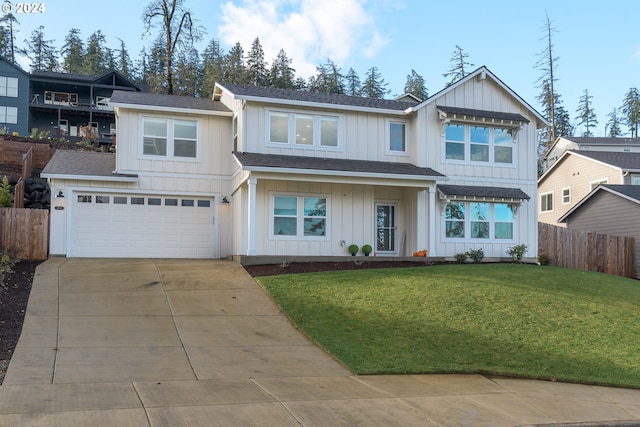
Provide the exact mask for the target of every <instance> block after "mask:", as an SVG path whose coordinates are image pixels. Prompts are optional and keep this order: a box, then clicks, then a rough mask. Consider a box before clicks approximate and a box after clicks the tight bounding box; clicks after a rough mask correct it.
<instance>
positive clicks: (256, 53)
mask: <svg viewBox="0 0 640 427" xmlns="http://www.w3.org/2000/svg"><path fill="white" fill-rule="evenodd" d="M246 64H247V78H248V80H249V83H250V84H252V85H254V86H266V85H267V81H268V77H269V72H268V71H267V63H266V62H265V60H264V50H262V45H261V44H260V39H259V38H258V37H256V38H255V40H253V43H251V49H250V50H249V53H248V54H247V60H246Z"/></svg>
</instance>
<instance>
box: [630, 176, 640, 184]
mask: <svg viewBox="0 0 640 427" xmlns="http://www.w3.org/2000/svg"><path fill="white" fill-rule="evenodd" d="M631 185H640V175H632V176H631Z"/></svg>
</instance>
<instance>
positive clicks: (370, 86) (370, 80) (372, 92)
mask: <svg viewBox="0 0 640 427" xmlns="http://www.w3.org/2000/svg"><path fill="white" fill-rule="evenodd" d="M388 85H389V84H388V83H387V82H385V81H384V79H383V78H382V75H381V74H380V71H379V70H378V67H371V68H369V70H367V74H366V77H365V79H364V82H362V87H361V89H360V95H362V96H365V97H367V98H376V99H382V98H384V96H385V95H386V94H388V93H389V92H390V90H389V89H388V88H387V86H388Z"/></svg>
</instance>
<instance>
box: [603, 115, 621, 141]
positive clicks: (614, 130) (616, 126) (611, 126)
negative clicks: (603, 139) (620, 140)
mask: <svg viewBox="0 0 640 427" xmlns="http://www.w3.org/2000/svg"><path fill="white" fill-rule="evenodd" d="M607 117H609V121H607V124H606V128H607V132H606V136H610V137H611V138H616V137H618V136H620V135H622V131H621V129H620V116H619V115H618V109H617V108H614V109H613V110H611V112H610V113H609V114H607Z"/></svg>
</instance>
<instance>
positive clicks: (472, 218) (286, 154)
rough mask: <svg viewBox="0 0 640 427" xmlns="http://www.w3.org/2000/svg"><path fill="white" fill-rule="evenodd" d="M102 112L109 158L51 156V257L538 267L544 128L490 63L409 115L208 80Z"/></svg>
mask: <svg viewBox="0 0 640 427" xmlns="http://www.w3.org/2000/svg"><path fill="white" fill-rule="evenodd" d="M111 105H112V106H114V107H115V109H116V118H117V122H118V126H117V129H118V130H117V137H118V148H117V150H116V154H115V155H109V154H101V153H96V154H97V155H96V154H94V153H64V152H60V151H58V152H57V153H56V155H55V156H54V158H53V159H52V161H51V162H50V163H49V165H48V166H47V167H46V168H45V170H44V171H43V173H42V176H43V177H46V178H48V179H49V181H50V185H51V187H52V194H54V195H56V194H60V196H63V197H57V198H56V197H54V200H53V201H52V210H51V254H52V255H66V256H79V257H89V256H98V257H120V256H123V257H191V258H223V257H228V256H234V257H252V256H286V257H300V256H310V257H336V256H340V257H342V256H346V255H349V253H348V251H347V248H348V246H349V245H351V244H356V245H358V246H360V247H362V245H365V244H369V245H372V246H373V250H374V255H376V256H411V255H412V253H413V252H415V251H418V250H422V249H427V250H428V251H429V256H439V257H448V258H452V257H453V256H454V255H455V254H457V253H460V252H465V251H467V250H469V249H478V248H482V249H483V250H484V252H485V256H486V257H487V258H503V257H506V254H505V252H506V251H507V250H508V249H509V248H510V247H512V246H513V245H516V244H525V245H527V247H528V249H529V252H528V255H529V257H531V258H532V259H534V258H535V257H536V256H537V204H536V199H537V198H536V177H537V165H536V160H535V159H536V131H537V130H538V129H539V128H541V127H543V126H545V125H547V122H546V121H545V120H544V119H543V118H542V117H541V116H540V114H539V113H537V112H536V111H535V110H534V109H533V108H531V107H530V106H529V105H528V104H527V103H526V102H525V101H524V100H522V99H521V98H520V97H519V96H518V95H517V94H515V93H514V92H513V91H512V90H511V89H510V88H509V87H507V86H506V85H505V84H504V83H503V82H502V81H500V80H499V79H498V78H497V77H496V76H495V75H493V74H492V73H491V72H490V71H489V70H488V69H486V68H485V67H482V68H479V69H478V70H476V71H475V72H473V73H471V74H470V75H468V76H467V77H465V78H463V79H461V80H460V81H458V82H456V83H454V84H452V85H450V86H449V87H447V88H446V89H444V90H442V91H441V92H438V93H436V94H435V95H433V96H431V97H430V98H428V99H427V100H425V101H423V102H421V103H419V104H416V103H415V102H410V103H407V102H402V101H395V100H382V99H371V98H361V97H352V96H345V95H335V94H320V93H311V92H306V91H293V90H282V89H275V88H264V87H257V86H251V85H236V84H229V83H218V84H217V85H216V87H215V89H214V94H213V98H212V99H195V98H186V97H178V96H166V95H152V94H144V93H134V92H120V91H116V92H114V94H113V96H112V98H111ZM91 165H93V166H91ZM110 169H111V171H110Z"/></svg>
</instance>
